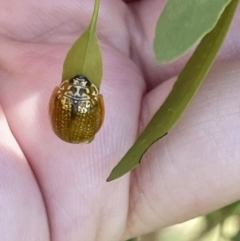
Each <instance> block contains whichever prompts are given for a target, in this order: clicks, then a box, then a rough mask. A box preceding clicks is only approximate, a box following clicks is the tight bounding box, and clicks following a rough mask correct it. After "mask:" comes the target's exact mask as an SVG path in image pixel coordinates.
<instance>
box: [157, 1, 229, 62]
mask: <svg viewBox="0 0 240 241" xmlns="http://www.w3.org/2000/svg"><path fill="white" fill-rule="evenodd" d="M230 1H231V0H184V1H182V0H168V2H167V4H166V6H165V8H164V10H163V11H162V13H161V15H160V17H159V20H158V23H157V26H156V35H155V39H154V52H155V55H156V59H157V61H158V62H161V63H163V62H167V61H171V60H173V59H174V58H176V57H178V56H180V55H182V54H183V53H185V52H186V51H187V50H188V49H189V48H190V47H191V46H193V45H194V43H196V42H197V41H198V40H199V39H201V38H202V37H203V36H204V35H206V33H208V32H209V31H210V30H211V29H213V27H214V26H215V25H216V23H217V21H218V19H219V18H220V15H221V13H222V12H223V10H224V8H225V7H226V6H227V4H229V2H230Z"/></svg>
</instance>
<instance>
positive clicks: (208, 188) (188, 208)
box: [127, 61, 240, 236]
mask: <svg viewBox="0 0 240 241" xmlns="http://www.w3.org/2000/svg"><path fill="white" fill-rule="evenodd" d="M239 74H240V71H239V61H234V62H233V61H232V62H231V61H228V62H222V63H219V64H216V65H215V66H214V68H213V70H212V71H211V72H210V74H209V75H208V76H207V78H206V81H205V82H204V84H203V86H202V87H201V88H200V90H199V92H198V93H197V95H196V97H195V99H194V100H193V101H192V103H191V105H190V106H189V108H188V109H187V111H186V112H185V113H184V116H183V117H182V118H181V120H180V121H179V122H178V124H177V126H176V127H175V128H174V129H173V130H172V131H171V132H170V133H169V134H168V135H167V136H166V137H164V138H163V139H161V140H160V141H158V142H157V143H155V144H154V145H153V146H152V147H151V148H150V149H149V150H148V151H147V153H146V154H145V156H144V157H143V160H142V163H141V165H140V166H139V167H138V168H137V169H136V170H135V171H134V172H133V173H132V179H131V196H130V207H129V209H130V214H129V223H128V233H127V236H134V235H139V234H141V233H146V232H150V231H152V230H156V229H159V228H163V227H166V226H169V225H172V224H175V223H178V222H183V221H185V220H188V219H190V218H193V217H196V216H199V215H202V214H205V213H207V212H210V211H213V210H216V209H218V208H221V207H223V206H225V205H227V204H229V203H232V202H234V201H236V200H238V199H239V198H240V192H239V189H240V175H239V174H240V149H239V145H240V121H239V120H240V118H239V103H240V94H239V88H240V81H239ZM155 91H156V92H158V93H159V96H161V91H162V86H159V87H157V88H156V89H155V90H154V91H152V92H151V93H149V94H148V95H147V96H146V98H145V99H144V101H143V103H144V106H143V112H142V118H143V120H144V121H145V123H147V122H148V121H149V118H151V116H152V115H153V114H154V112H155V111H156V110H157V108H158V106H159V105H160V104H161V103H162V100H160V103H157V101H156V99H157V95H156V94H155ZM148 106H152V109H150V111H151V113H150V114H149V112H148V110H147V107H148Z"/></svg>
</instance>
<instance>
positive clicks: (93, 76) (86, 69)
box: [62, 0, 102, 88]
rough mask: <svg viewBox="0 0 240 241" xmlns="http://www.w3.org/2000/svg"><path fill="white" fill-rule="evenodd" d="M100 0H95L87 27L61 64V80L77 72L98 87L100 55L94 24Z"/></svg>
mask: <svg viewBox="0 0 240 241" xmlns="http://www.w3.org/2000/svg"><path fill="white" fill-rule="evenodd" d="M99 3H100V0H95V6H94V11H93V16H92V20H91V23H90V25H89V27H88V28H87V29H86V30H85V31H84V32H83V34H82V35H81V36H80V37H79V38H78V39H77V40H76V42H75V43H74V44H73V46H72V47H71V49H70V50H69V52H68V54H67V56H66V59H65V61H64V64H63V73H62V81H64V80H66V79H70V78H72V77H74V76H75V75H77V74H83V75H85V76H86V77H87V78H88V79H89V80H90V81H91V82H92V83H93V84H95V85H96V86H97V87H98V88H100V85H101V80H102V56H101V51H100V47H99V44H98V39H97V34H96V25H97V19H98V10H99Z"/></svg>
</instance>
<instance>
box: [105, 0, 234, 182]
mask: <svg viewBox="0 0 240 241" xmlns="http://www.w3.org/2000/svg"><path fill="white" fill-rule="evenodd" d="M237 4H238V0H232V1H231V3H230V4H229V6H227V7H226V9H225V11H224V13H223V14H222V16H221V18H220V20H219V21H218V23H217V25H216V26H215V28H214V29H213V30H212V31H211V32H210V33H208V34H207V35H206V36H205V37H204V38H203V39H202V41H201V43H200V44H199V46H198V47H197V49H196V50H195V52H194V53H193V55H192V57H191V58H190V59H189V61H188V62H187V64H186V66H185V67H184V69H183V70H182V72H181V73H180V75H179V77H178V80H177V81H176V83H175V85H174V86H173V89H172V91H171V93H170V94H169V96H168V97H167V99H166V100H165V102H164V103H163V105H162V106H161V107H160V108H159V110H158V111H157V112H156V114H155V115H154V116H153V118H152V120H151V121H150V123H149V124H148V125H147V127H146V128H145V130H144V131H143V132H142V134H141V135H140V136H139V138H138V139H137V140H136V142H135V143H134V145H133V146H132V147H131V148H130V149H129V151H128V152H127V153H126V154H125V156H124V157H123V158H122V160H121V161H120V162H119V163H118V164H117V166H116V167H115V168H114V169H113V170H112V172H111V174H110V176H109V177H108V179H107V181H111V180H114V179H116V178H119V177H120V176H122V175H124V174H125V173H127V172H129V171H130V170H132V169H133V168H135V167H136V166H137V165H138V164H139V162H140V160H141V158H142V155H143V154H144V153H145V152H146V151H147V149H148V148H149V147H150V146H151V145H152V144H153V143H154V142H155V141H157V140H159V139H160V138H161V137H163V136H164V135H166V134H167V133H168V132H169V130H170V129H172V128H173V126H174V125H175V124H176V122H177V121H178V120H179V118H180V117H181V115H182V114H183V112H184V110H185V109H186V108H187V106H188V104H189V103H190V101H191V99H192V98H193V96H194V94H195V93H196V91H197V90H198V88H199V86H200V85H201V83H202V81H203V79H204V77H205V76H206V74H207V72H208V71H209V69H210V67H211V65H212V63H213V61H214V59H215V57H216V55H217V53H218V50H219V49H220V47H221V45H222V42H223V40H224V38H225V36H226V34H227V31H228V28H229V26H230V23H231V21H232V18H233V15H234V12H235V9H236V7H237Z"/></svg>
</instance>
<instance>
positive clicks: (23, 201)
mask: <svg viewBox="0 0 240 241" xmlns="http://www.w3.org/2000/svg"><path fill="white" fill-rule="evenodd" d="M0 136H1V138H0V165H1V168H0V206H1V222H0V237H1V240H5V241H13V240H18V241H32V240H36V241H49V240H50V239H49V230H48V223H47V215H46V210H45V207H44V202H43V199H42V196H41V193H40V190H39V187H38V184H37V182H36V179H35V178H34V175H33V174H32V171H31V168H30V167H29V165H28V163H27V161H26V159H25V156H24V154H23V153H22V151H21V149H20V148H19V146H18V144H17V142H16V141H15V139H14V138H13V136H12V133H11V131H10V129H9V126H8V123H7V120H6V118H5V115H4V113H3V110H2V108H1V107H0Z"/></svg>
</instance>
